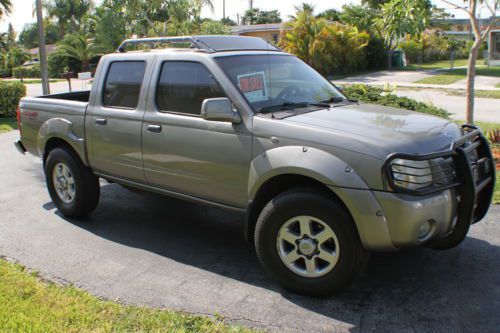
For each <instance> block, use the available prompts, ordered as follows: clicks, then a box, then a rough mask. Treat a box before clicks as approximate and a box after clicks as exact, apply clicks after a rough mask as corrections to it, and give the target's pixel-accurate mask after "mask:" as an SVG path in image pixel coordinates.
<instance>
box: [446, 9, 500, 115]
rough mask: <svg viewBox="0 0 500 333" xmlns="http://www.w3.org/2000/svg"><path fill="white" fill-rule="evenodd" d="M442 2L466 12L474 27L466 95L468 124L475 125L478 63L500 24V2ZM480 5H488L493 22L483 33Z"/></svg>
mask: <svg viewBox="0 0 500 333" xmlns="http://www.w3.org/2000/svg"><path fill="white" fill-rule="evenodd" d="M441 1H442V2H444V3H446V4H448V5H451V6H452V7H454V8H456V9H458V10H462V11H464V12H465V13H466V14H467V16H468V17H469V21H470V25H471V27H472V32H473V33H474V43H473V44H472V47H471V49H470V53H469V63H468V66H467V90H466V93H465V99H466V109H465V113H466V118H467V122H468V123H470V124H473V123H474V81H475V77H476V63H477V57H478V55H479V49H480V48H481V44H482V43H483V42H484V40H485V39H486V37H487V36H488V35H489V33H490V31H491V28H492V27H493V26H494V25H495V24H496V23H497V22H499V19H498V17H497V15H496V14H497V10H498V9H499V7H500V0H468V1H467V0H466V2H468V6H466V7H464V6H462V5H461V4H456V3H454V2H452V1H451V0H450V1H449V0H441ZM478 4H484V5H486V8H488V9H489V11H490V13H491V20H490V23H489V24H488V26H487V27H486V29H484V30H483V31H481V28H480V27H479V18H478V13H477V6H478Z"/></svg>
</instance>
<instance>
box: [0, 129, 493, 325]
mask: <svg viewBox="0 0 500 333" xmlns="http://www.w3.org/2000/svg"><path fill="white" fill-rule="evenodd" d="M17 137H18V133H17V132H10V133H6V134H2V135H0V170H1V172H0V189H1V190H0V255H3V256H7V257H10V258H13V259H16V260H18V261H19V262H20V263H21V264H23V265H26V266H28V267H30V268H32V269H36V270H38V271H40V273H41V274H42V276H44V277H45V278H49V279H52V280H56V281H63V282H70V283H73V284H75V285H77V286H79V287H81V288H83V289H86V290H88V291H89V292H91V293H93V294H95V295H99V296H102V297H105V298H108V299H113V300H119V301H121V302H124V303H132V304H140V305H149V306H154V307H165V308H170V309H178V310H184V311H187V312H191V313H200V314H213V313H220V314H222V315H223V316H225V317H226V319H228V320H229V321H230V322H236V323H240V324H243V325H248V326H252V327H257V328H263V329H266V330H269V331H280V332H281V331H286V332H299V331H300V332H344V331H351V332H377V331H381V332H391V331H392V332H500V223H499V222H500V207H499V206H496V207H494V208H493V209H492V210H491V211H490V214H489V216H488V218H487V220H486V221H483V222H482V223H480V224H476V225H474V226H473V227H472V231H471V233H470V236H469V237H468V238H467V239H466V240H465V242H464V243H463V244H462V245H461V246H460V247H458V248H456V249H453V250H449V251H444V252H433V251H431V250H429V249H426V248H414V249H410V250H406V251H402V252H398V253H387V254H375V255H373V256H372V258H371V260H370V263H369V265H368V267H367V269H366V271H365V272H364V273H363V275H362V276H361V278H360V279H359V280H358V281H357V282H356V283H355V284H354V285H353V286H352V288H351V289H349V290H347V291H345V292H343V293H341V294H339V295H337V296H335V297H331V298H326V299H315V298H308V297H302V296H298V295H295V294H292V293H290V292H287V291H285V290H283V289H281V288H280V287H279V286H278V285H277V284H275V283H274V282H273V281H271V280H269V279H267V278H266V277H265V276H264V275H263V272H262V270H261V269H260V267H259V265H258V263H257V260H256V257H255V255H254V251H253V249H252V247H251V246H249V245H248V244H246V243H245V242H244V240H243V225H242V223H241V220H240V218H239V217H238V216H236V215H234V214H229V213H226V212H223V211H220V210H216V209H212V208H206V207H200V206H196V205H194V204H191V203H185V202H181V201H178V200H174V199H168V198H163V197H159V196H156V195H147V196H143V195H138V194H134V193H130V192H128V191H126V190H124V189H122V188H121V187H120V186H118V185H109V184H105V185H104V186H103V187H102V197H101V202H100V205H99V207H98V209H97V210H96V211H95V213H94V214H93V215H92V216H91V217H90V218H89V219H88V220H85V221H73V220H67V219H65V218H63V217H61V216H60V215H59V214H58V212H57V211H56V210H55V209H54V206H53V204H52V203H51V201H50V198H49V196H48V194H47V191H46V189H45V185H44V178H43V174H42V169H41V162H40V161H39V160H38V159H36V158H34V157H31V156H22V155H20V154H19V153H18V152H17V151H16V150H15V148H14V147H13V145H12V142H14V140H15V139H16V138H17Z"/></svg>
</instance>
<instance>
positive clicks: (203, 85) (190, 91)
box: [156, 61, 225, 115]
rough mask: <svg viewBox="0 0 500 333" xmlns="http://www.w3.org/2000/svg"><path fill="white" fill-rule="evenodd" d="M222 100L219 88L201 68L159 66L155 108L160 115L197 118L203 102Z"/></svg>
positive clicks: (173, 64)
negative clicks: (175, 114)
mask: <svg viewBox="0 0 500 333" xmlns="http://www.w3.org/2000/svg"><path fill="white" fill-rule="evenodd" d="M224 96H225V94H224V92H223V91H222V89H221V87H220V86H219V85H218V84H217V82H216V81H215V80H214V78H213V77H212V75H211V74H210V73H209V72H208V70H207V69H206V68H205V67H204V66H203V65H202V64H199V63H196V62H179V61H168V62H165V63H163V65H162V67H161V73H160V80H159V83H158V88H157V92H156V104H157V105H158V109H159V110H160V111H171V112H179V113H186V114H190V115H200V112H201V104H202V103H203V100H205V99H206V98H216V97H224Z"/></svg>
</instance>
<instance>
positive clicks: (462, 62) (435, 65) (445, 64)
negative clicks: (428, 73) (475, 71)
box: [401, 59, 469, 70]
mask: <svg viewBox="0 0 500 333" xmlns="http://www.w3.org/2000/svg"><path fill="white" fill-rule="evenodd" d="M468 61H469V60H468V59H456V60H455V62H454V64H453V66H454V67H463V66H467V63H468ZM449 68H450V61H449V60H440V61H432V62H426V63H424V64H422V65H417V64H412V65H408V66H406V67H403V68H402V69H401V70H430V69H449Z"/></svg>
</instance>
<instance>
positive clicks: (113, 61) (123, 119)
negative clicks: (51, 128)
mask: <svg viewBox="0 0 500 333" xmlns="http://www.w3.org/2000/svg"><path fill="white" fill-rule="evenodd" d="M122 59H123V57H110V59H107V61H106V62H105V63H104V64H103V67H102V68H101V69H100V71H104V72H102V73H103V75H101V76H100V79H99V82H97V84H98V85H99V87H98V89H97V90H94V91H96V98H95V100H94V104H93V107H92V108H91V113H90V117H89V118H90V119H87V126H89V127H90V136H89V137H88V138H89V148H90V153H89V158H90V164H91V166H92V168H93V169H94V170H95V171H96V172H98V173H101V174H104V175H109V176H113V177H117V178H122V179H126V180H132V181H138V182H144V170H143V163H142V153H141V128H142V118H143V115H144V109H145V104H146V98H147V91H148V84H149V79H148V78H149V77H150V70H151V67H152V65H153V60H154V58H153V57H152V56H151V55H144V54H143V55H127V59H126V60H122Z"/></svg>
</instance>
